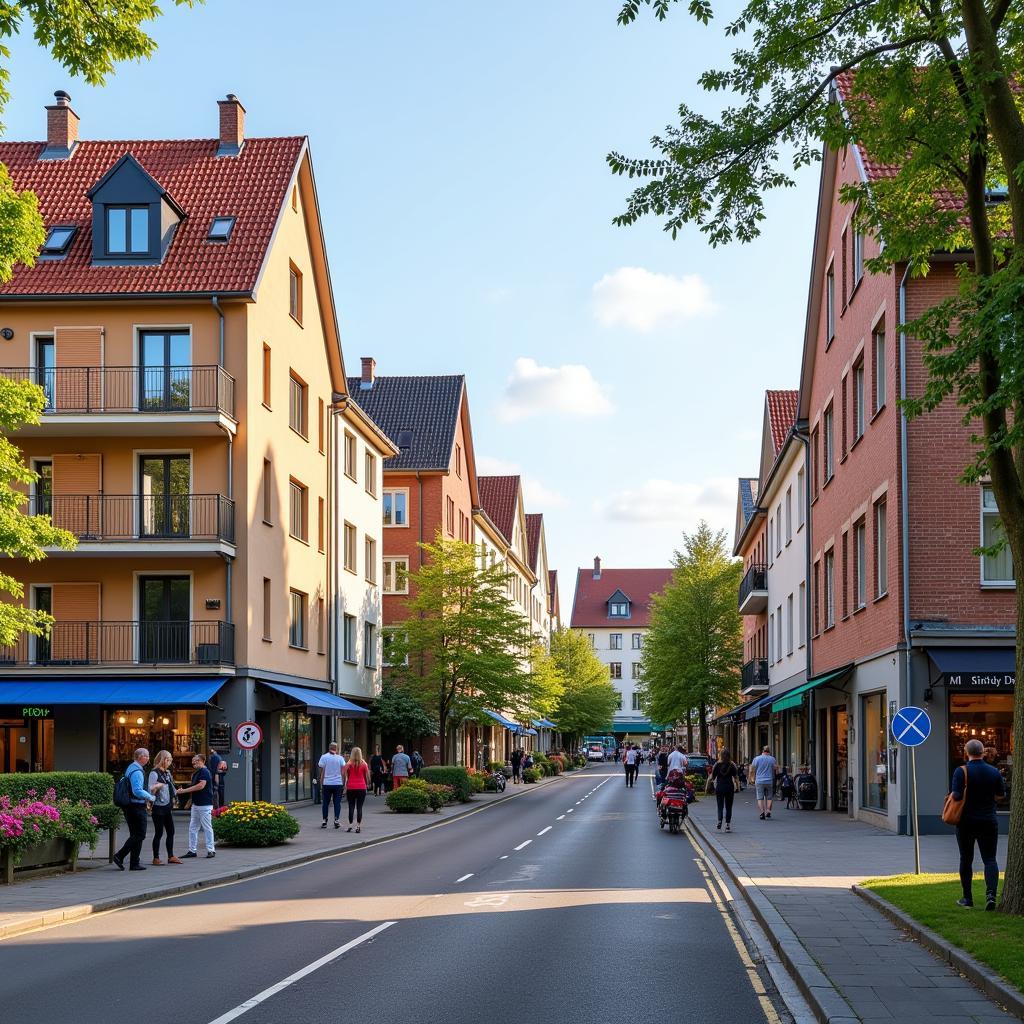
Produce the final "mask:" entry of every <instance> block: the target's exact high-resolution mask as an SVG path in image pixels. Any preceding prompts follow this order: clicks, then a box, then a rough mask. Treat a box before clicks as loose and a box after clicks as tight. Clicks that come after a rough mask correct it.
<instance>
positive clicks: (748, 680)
mask: <svg viewBox="0 0 1024 1024" xmlns="http://www.w3.org/2000/svg"><path fill="white" fill-rule="evenodd" d="M767 685H768V660H767V658H753V659H752V660H751V661H748V662H747V663H746V664H745V665H744V666H743V668H741V669H740V689H741V690H747V689H749V688H750V687H752V686H767Z"/></svg>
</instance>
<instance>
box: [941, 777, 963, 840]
mask: <svg viewBox="0 0 1024 1024" xmlns="http://www.w3.org/2000/svg"><path fill="white" fill-rule="evenodd" d="M963 772H964V798H963V799H962V800H954V799H953V794H952V793H947V794H946V802H945V803H944V804H943V805H942V820H943V821H944V822H945V823H946V824H947V825H959V824H960V819H961V818H962V817H963V816H964V806H965V805H966V803H967V765H963Z"/></svg>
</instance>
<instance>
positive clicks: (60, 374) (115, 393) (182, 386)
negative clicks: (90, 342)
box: [0, 366, 235, 418]
mask: <svg viewBox="0 0 1024 1024" xmlns="http://www.w3.org/2000/svg"><path fill="white" fill-rule="evenodd" d="M0 374H2V375H3V376H5V377H10V378H11V379H12V380H30V381H33V382H34V383H36V384H38V385H39V386H40V387H41V388H42V389H43V391H44V392H45V394H46V406H45V408H44V410H43V411H44V412H45V413H47V414H49V415H53V414H60V413H88V412H122V413H123V412H142V413H146V412H222V413H225V414H227V415H228V416H231V417H232V418H233V417H234V415H235V379H234V377H232V376H231V374H229V373H228V372H227V371H226V370H225V369H224V368H223V367H222V366H56V367H48V368H45V369H41V368H39V367H32V366H13V367H10V366H9V367H0Z"/></svg>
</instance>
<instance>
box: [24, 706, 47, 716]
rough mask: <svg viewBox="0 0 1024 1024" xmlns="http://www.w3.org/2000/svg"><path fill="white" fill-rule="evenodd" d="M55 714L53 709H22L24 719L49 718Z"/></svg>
mask: <svg viewBox="0 0 1024 1024" xmlns="http://www.w3.org/2000/svg"><path fill="white" fill-rule="evenodd" d="M51 714H53V709H52V708H39V707H26V708H22V709H21V717H22V718H49V717H50V715H51Z"/></svg>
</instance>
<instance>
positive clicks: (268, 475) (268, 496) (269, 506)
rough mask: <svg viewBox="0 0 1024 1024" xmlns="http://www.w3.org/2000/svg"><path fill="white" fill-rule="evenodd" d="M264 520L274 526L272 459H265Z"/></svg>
mask: <svg viewBox="0 0 1024 1024" xmlns="http://www.w3.org/2000/svg"><path fill="white" fill-rule="evenodd" d="M262 484H263V522H264V524H265V525H266V526H273V525H274V520H273V515H274V464H273V463H272V462H271V461H270V459H267V458H264V460H263V481H262Z"/></svg>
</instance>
